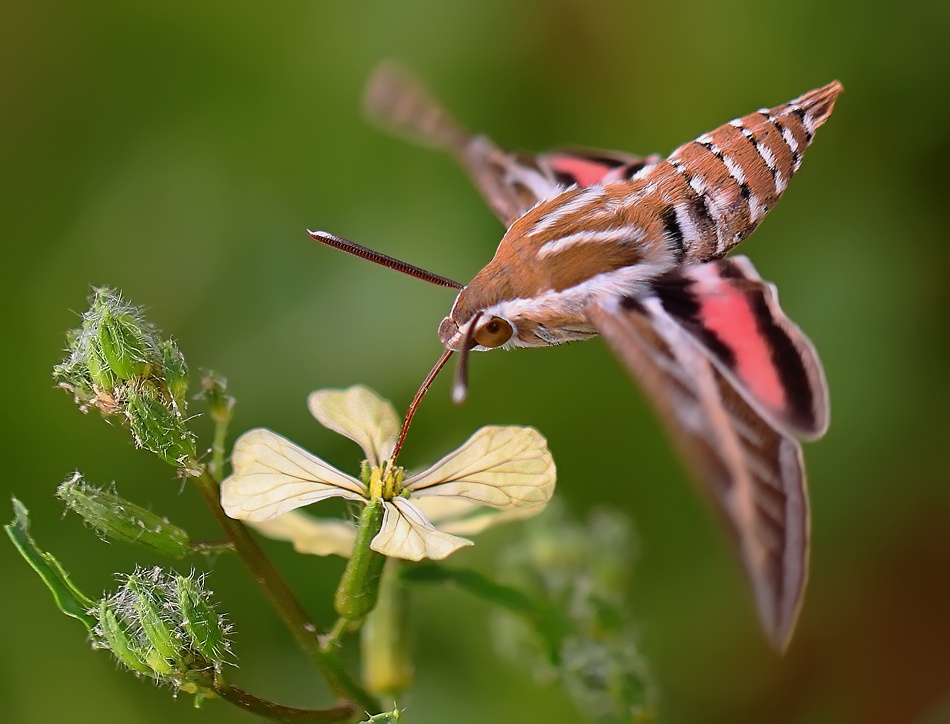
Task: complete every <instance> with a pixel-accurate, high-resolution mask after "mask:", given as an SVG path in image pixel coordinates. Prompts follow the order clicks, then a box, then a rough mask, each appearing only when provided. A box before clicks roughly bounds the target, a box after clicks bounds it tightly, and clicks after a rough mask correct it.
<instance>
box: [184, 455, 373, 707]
mask: <svg viewBox="0 0 950 724" xmlns="http://www.w3.org/2000/svg"><path fill="white" fill-rule="evenodd" d="M195 481H196V483H197V485H198V489H199V490H200V491H201V495H202V496H203V497H204V499H205V502H207V504H208V507H209V508H210V509H211V512H212V513H213V514H214V517H215V518H217V520H218V522H219V523H220V524H221V526H222V527H223V528H224V530H225V532H226V533H227V535H228V538H229V539H230V540H231V542H232V543H233V544H234V548H235V550H236V551H237V554H238V555H239V556H240V558H241V560H242V561H243V563H244V565H245V566H246V567H247V569H248V571H250V573H251V575H252V576H253V577H254V580H255V581H257V585H258V586H260V588H261V590H262V591H263V592H264V595H265V596H266V597H267V599H268V601H270V603H271V605H272V606H273V607H274V610H275V611H277V615H278V616H280V618H281V620H282V621H283V622H284V625H285V626H286V627H287V629H288V630H289V631H290V633H291V635H292V636H293V637H294V639H295V640H296V641H297V644H298V645H299V646H300V648H302V649H303V650H304V652H305V653H306V654H307V655H308V656H309V657H310V658H311V659H312V660H313V662H314V663H315V664H316V666H317V668H318V669H319V670H320V673H321V674H323V676H324V678H326V680H327V683H328V684H329V685H330V690H331V691H332V692H333V693H334V694H335V695H336V696H338V697H340V698H341V699H347V700H349V701H352V702H353V703H354V704H357V705H358V706H359V707H360V708H362V709H365V710H366V711H372V712H378V711H381V709H380V706H379V702H377V701H376V699H375V698H374V697H373V696H372V695H371V694H369V692H367V691H366V690H365V689H363V688H362V687H361V686H360V685H359V684H358V683H357V682H356V681H354V679H353V677H352V676H350V674H349V672H348V671H347V670H346V667H345V666H344V665H343V659H342V657H341V655H340V651H339V648H338V647H336V648H332V649H324V648H323V647H322V646H321V645H320V636H319V633H318V631H319V629H318V626H317V624H316V623H315V622H314V621H313V620H312V619H311V618H310V616H309V614H308V613H307V612H306V611H305V610H304V608H303V606H301V604H300V602H299V601H298V600H297V597H296V596H295V595H294V593H293V591H291V590H290V588H289V587H288V586H287V583H286V582H285V581H284V579H283V578H282V577H281V575H280V573H279V572H278V571H277V569H276V568H274V565H273V564H272V563H271V562H270V560H269V559H268V558H267V556H266V555H264V552H263V551H262V550H261V548H260V546H259V545H258V544H257V541H255V540H254V538H253V537H251V534H250V532H249V531H248V529H247V528H245V527H244V525H243V524H242V523H240V522H239V521H237V520H234V519H232V518H229V517H228V516H227V515H226V514H225V512H224V510H223V509H222V508H221V503H220V499H221V494H220V490H219V487H218V482H217V481H216V480H215V479H214V478H213V477H211V474H210V473H209V472H208V471H207V470H203V471H202V473H201V475H200V476H199V477H198V478H195Z"/></svg>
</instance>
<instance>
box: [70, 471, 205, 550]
mask: <svg viewBox="0 0 950 724" xmlns="http://www.w3.org/2000/svg"><path fill="white" fill-rule="evenodd" d="M56 495H57V497H58V498H59V499H60V500H62V501H63V502H64V503H66V507H67V508H68V509H69V510H72V511H73V512H75V513H77V514H78V515H79V516H80V517H81V518H82V519H83V520H85V521H86V522H87V523H88V524H89V525H91V526H92V527H93V528H95V529H96V531H97V532H98V533H99V534H100V535H102V536H103V537H104V538H107V539H109V540H118V541H122V542H125V543H137V544H139V545H143V546H146V547H147V548H151V549H153V550H156V551H158V552H160V553H164V554H165V555H169V556H174V557H176V558H181V557H182V556H185V555H187V554H189V553H191V552H192V546H191V540H190V538H189V537H188V534H187V533H186V532H185V531H184V530H182V529H181V528H179V527H178V526H176V525H172V524H171V523H169V522H168V521H167V520H165V519H164V518H161V517H159V516H157V515H155V513H153V512H151V511H149V510H146V509H145V508H143V507H141V506H139V505H136V504H135V503H130V502H129V501H128V500H125V499H124V498H122V497H120V496H118V495H116V494H115V493H114V492H109V491H108V490H103V489H101V488H96V487H94V486H92V485H88V484H86V483H85V482H84V481H83V479H82V476H81V475H80V474H79V473H75V474H74V475H72V476H71V477H69V478H67V479H66V480H65V481H64V482H63V484H62V485H60V486H59V488H58V489H57V490H56Z"/></svg>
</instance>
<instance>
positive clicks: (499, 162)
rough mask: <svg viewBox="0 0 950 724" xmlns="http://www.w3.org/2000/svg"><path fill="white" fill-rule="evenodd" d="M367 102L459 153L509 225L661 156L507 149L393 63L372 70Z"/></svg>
mask: <svg viewBox="0 0 950 724" xmlns="http://www.w3.org/2000/svg"><path fill="white" fill-rule="evenodd" d="M364 105H365V107H366V111H367V114H368V115H369V116H370V118H372V119H374V120H375V121H376V122H377V123H379V124H380V125H382V126H384V127H386V128H387V129H389V130H390V131H392V132H394V133H396V134H397V135H399V136H403V137H405V138H407V139H409V140H411V141H413V142H415V143H419V144H421V145H424V146H430V147H433V148H438V149H441V150H444V151H448V152H449V153H451V154H452V155H453V156H455V158H456V160H457V161H458V162H459V164H460V165H461V166H462V168H463V169H464V170H465V171H466V172H467V173H468V175H469V176H470V177H471V179H472V181H473V182H474V184H475V186H476V187H477V188H478V190H479V191H480V192H481V194H482V196H484V197H485V200H486V201H487V202H488V205H489V206H490V207H491V209H492V211H494V212H495V214H496V215H497V216H498V218H499V219H501V221H502V223H503V224H504V225H505V226H506V227H508V226H510V225H511V224H512V223H513V222H514V221H515V220H516V219H518V218H519V217H520V216H522V215H523V214H524V213H525V212H526V211H528V210H529V209H531V208H532V207H533V206H535V205H536V204H537V203H538V202H539V201H542V200H544V199H548V198H551V197H553V196H556V195H557V194H559V193H561V192H562V191H564V190H565V189H567V188H570V187H571V186H590V185H593V184H597V183H608V182H611V181H623V180H626V179H629V178H631V177H633V176H634V175H636V174H637V173H638V172H639V171H640V170H641V169H643V168H645V167H646V166H648V165H650V164H652V163H655V162H657V161H659V156H650V157H647V158H641V157H639V156H634V155H631V154H626V153H619V152H614V151H598V150H589V149H563V150H555V151H549V152H545V153H538V154H532V153H525V152H512V151H506V150H503V149H501V148H499V147H498V146H496V145H495V144H494V143H492V142H491V141H490V140H489V139H488V138H486V137H485V136H473V135H471V134H470V133H469V132H468V131H466V130H465V128H464V127H462V126H461V125H460V124H459V123H458V122H457V121H456V120H455V118H453V117H452V115H451V114H450V113H449V112H448V111H447V110H446V109H445V107H444V106H442V104H441V103H439V101H437V100H436V99H435V98H434V97H433V96H432V95H431V94H430V93H429V91H428V90H427V89H426V88H425V87H424V86H422V85H421V84H420V83H419V82H418V81H417V80H416V79H415V78H413V77H412V76H411V75H409V74H408V73H407V72H406V71H405V70H404V69H402V68H401V67H400V66H398V65H396V64H394V63H391V62H389V63H383V64H382V65H381V66H379V68H377V70H376V72H375V73H374V74H373V77H372V78H371V79H370V82H369V85H368V87H367V90H366V96H365V102H364Z"/></svg>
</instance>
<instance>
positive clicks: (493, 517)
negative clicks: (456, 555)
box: [413, 495, 545, 536]
mask: <svg viewBox="0 0 950 724" xmlns="http://www.w3.org/2000/svg"><path fill="white" fill-rule="evenodd" d="M414 497H415V496H414ZM413 503H414V504H415V506H416V507H417V508H418V509H419V510H420V511H421V512H422V514H423V515H424V516H425V517H426V518H428V520H429V522H430V523H432V525H434V526H435V527H436V528H438V529H439V530H443V531H445V532H446V533H452V534H453V535H464V536H471V535H478V534H479V533H481V532H482V531H483V530H486V529H487V528H492V527H494V526H496V525H501V524H502V523H510V522H512V521H515V520H521V519H523V518H530V517H532V516H535V515H537V514H538V513H540V512H541V511H542V510H544V508H545V505H544V504H543V503H542V504H539V505H532V506H531V507H527V508H525V507H521V508H515V507H510V508H491V507H488V506H485V505H482V504H481V503H473V502H472V501H471V500H465V499H464V498H457V497H454V496H448V497H446V496H442V495H430V496H428V497H418V498H416V499H415V500H413Z"/></svg>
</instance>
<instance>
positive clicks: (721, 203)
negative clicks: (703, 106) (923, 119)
mask: <svg viewBox="0 0 950 724" xmlns="http://www.w3.org/2000/svg"><path fill="white" fill-rule="evenodd" d="M841 91H842V87H841V84H840V83H838V82H837V81H835V82H833V83H829V84H828V85H826V86H824V87H823V88H818V89H817V90H813V91H811V92H810V93H806V94H805V95H803V96H801V97H800V98H796V99H795V100H793V101H789V102H788V103H784V104H782V105H780V106H776V107H775V108H772V109H762V110H759V111H757V112H755V113H752V114H750V115H748V116H744V117H742V118H738V119H736V120H734V121H731V122H730V123H727V124H725V125H723V126H720V127H719V128H717V129H716V130H715V131H711V132H710V133H705V134H703V135H702V136H700V137H699V138H697V139H696V140H695V141H690V142H689V143H687V144H684V145H683V146H680V147H679V148H678V149H676V150H675V151H674V152H673V153H671V154H670V156H669V157H668V158H667V159H665V160H664V161H661V162H660V163H658V164H656V165H655V166H653V167H652V168H650V169H648V170H647V171H645V172H644V173H643V174H641V175H640V176H639V177H637V179H635V181H634V183H636V182H640V183H641V184H642V185H643V191H642V192H641V193H642V194H643V200H644V201H646V200H647V199H648V198H649V199H651V200H655V201H657V202H659V210H660V214H661V217H662V219H663V222H664V226H665V236H666V241H667V246H668V248H670V249H671V250H672V251H673V253H674V254H675V255H676V256H677V257H678V260H679V261H680V262H681V263H700V262H704V261H709V260H710V259H716V258H718V257H721V256H723V255H724V254H725V253H726V252H728V251H729V250H730V249H732V247H734V246H735V245H736V244H738V243H739V242H740V241H742V240H743V239H744V238H746V237H747V236H748V235H749V234H751V233H752V231H753V230H754V229H755V227H756V226H758V225H759V222H760V221H762V219H763V218H764V217H765V215H766V214H767V213H768V212H769V211H770V210H771V209H772V207H773V206H775V204H776V202H777V201H778V200H779V197H780V196H781V195H782V193H783V192H784V191H785V188H786V187H787V186H788V182H789V179H791V177H792V176H793V175H794V173H795V172H796V171H797V170H798V168H799V166H801V163H802V155H803V153H804V151H805V149H806V148H807V147H808V145H809V144H810V143H811V141H812V138H813V137H814V133H815V130H816V129H817V128H818V127H819V126H820V125H821V124H823V123H824V122H825V121H826V120H827V119H828V116H829V115H831V111H832V108H833V107H834V102H835V99H836V98H837V97H838V95H839V94H840V93H841Z"/></svg>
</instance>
